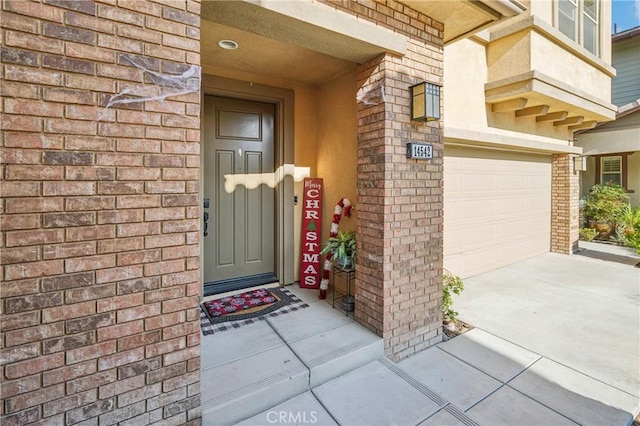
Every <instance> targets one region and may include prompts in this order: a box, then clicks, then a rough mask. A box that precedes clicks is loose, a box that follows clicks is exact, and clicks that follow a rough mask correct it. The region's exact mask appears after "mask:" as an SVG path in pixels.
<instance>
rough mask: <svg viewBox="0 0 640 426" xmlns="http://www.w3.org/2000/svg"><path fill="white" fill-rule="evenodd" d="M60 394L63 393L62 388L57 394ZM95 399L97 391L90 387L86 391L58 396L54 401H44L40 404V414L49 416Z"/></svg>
mask: <svg viewBox="0 0 640 426" xmlns="http://www.w3.org/2000/svg"><path fill="white" fill-rule="evenodd" d="M61 395H64V389H63V392H62V393H60V395H58V396H61ZM97 399H98V391H97V390H96V389H91V390H88V391H86V392H82V393H78V394H75V395H71V396H68V397H66V398H60V399H56V400H55V401H50V402H47V403H45V404H44V405H43V406H42V414H43V416H45V417H50V416H53V415H56V414H60V413H64V412H66V411H68V410H72V409H74V408H78V407H81V406H83V405H87V404H89V403H92V402H95V401H96V400H97Z"/></svg>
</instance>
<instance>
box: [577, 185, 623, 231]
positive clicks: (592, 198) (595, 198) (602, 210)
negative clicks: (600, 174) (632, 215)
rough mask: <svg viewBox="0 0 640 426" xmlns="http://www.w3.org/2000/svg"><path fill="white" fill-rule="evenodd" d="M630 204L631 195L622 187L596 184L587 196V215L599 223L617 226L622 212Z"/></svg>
mask: <svg viewBox="0 0 640 426" xmlns="http://www.w3.org/2000/svg"><path fill="white" fill-rule="evenodd" d="M627 204H629V194H627V191H626V190H625V189H624V188H623V187H622V186H620V185H616V184H611V183H607V184H604V185H601V184H596V185H594V186H593V187H592V188H591V191H590V192H589V195H588V196H587V203H586V205H585V214H586V215H587V217H589V218H592V219H594V220H596V221H598V222H606V223H611V224H615V223H616V221H617V220H618V217H619V215H620V212H621V210H622V209H623V208H624V207H625V206H626V205H627Z"/></svg>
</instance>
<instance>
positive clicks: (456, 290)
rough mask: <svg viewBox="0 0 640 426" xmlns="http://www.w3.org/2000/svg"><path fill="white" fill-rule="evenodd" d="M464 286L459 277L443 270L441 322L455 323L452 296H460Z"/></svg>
mask: <svg viewBox="0 0 640 426" xmlns="http://www.w3.org/2000/svg"><path fill="white" fill-rule="evenodd" d="M462 290H464V284H463V283H462V280H461V279H460V277H458V276H455V275H453V274H451V273H450V272H449V271H447V270H445V271H444V273H443V274H442V320H443V321H452V322H456V317H457V316H458V312H456V311H454V310H453V299H452V297H451V295H452V294H460V293H462Z"/></svg>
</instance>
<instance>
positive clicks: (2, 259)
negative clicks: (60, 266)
mask: <svg viewBox="0 0 640 426" xmlns="http://www.w3.org/2000/svg"><path fill="white" fill-rule="evenodd" d="M36 260H40V250H39V249H38V247H16V248H5V249H2V253H1V254H0V264H2V265H8V264H11V263H25V262H34V261H36ZM158 260H160V252H158V259H156V261H158ZM2 296H3V297H4V296H5V295H2Z"/></svg>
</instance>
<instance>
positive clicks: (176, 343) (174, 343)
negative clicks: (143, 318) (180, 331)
mask: <svg viewBox="0 0 640 426" xmlns="http://www.w3.org/2000/svg"><path fill="white" fill-rule="evenodd" d="M185 347H186V340H185V339H184V338H183V337H179V338H177V339H172V340H165V341H163V342H160V343H155V344H153V345H149V346H147V358H152V357H155V356H158V355H163V354H166V353H169V352H175V351H179V350H181V349H184V348H185Z"/></svg>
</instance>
